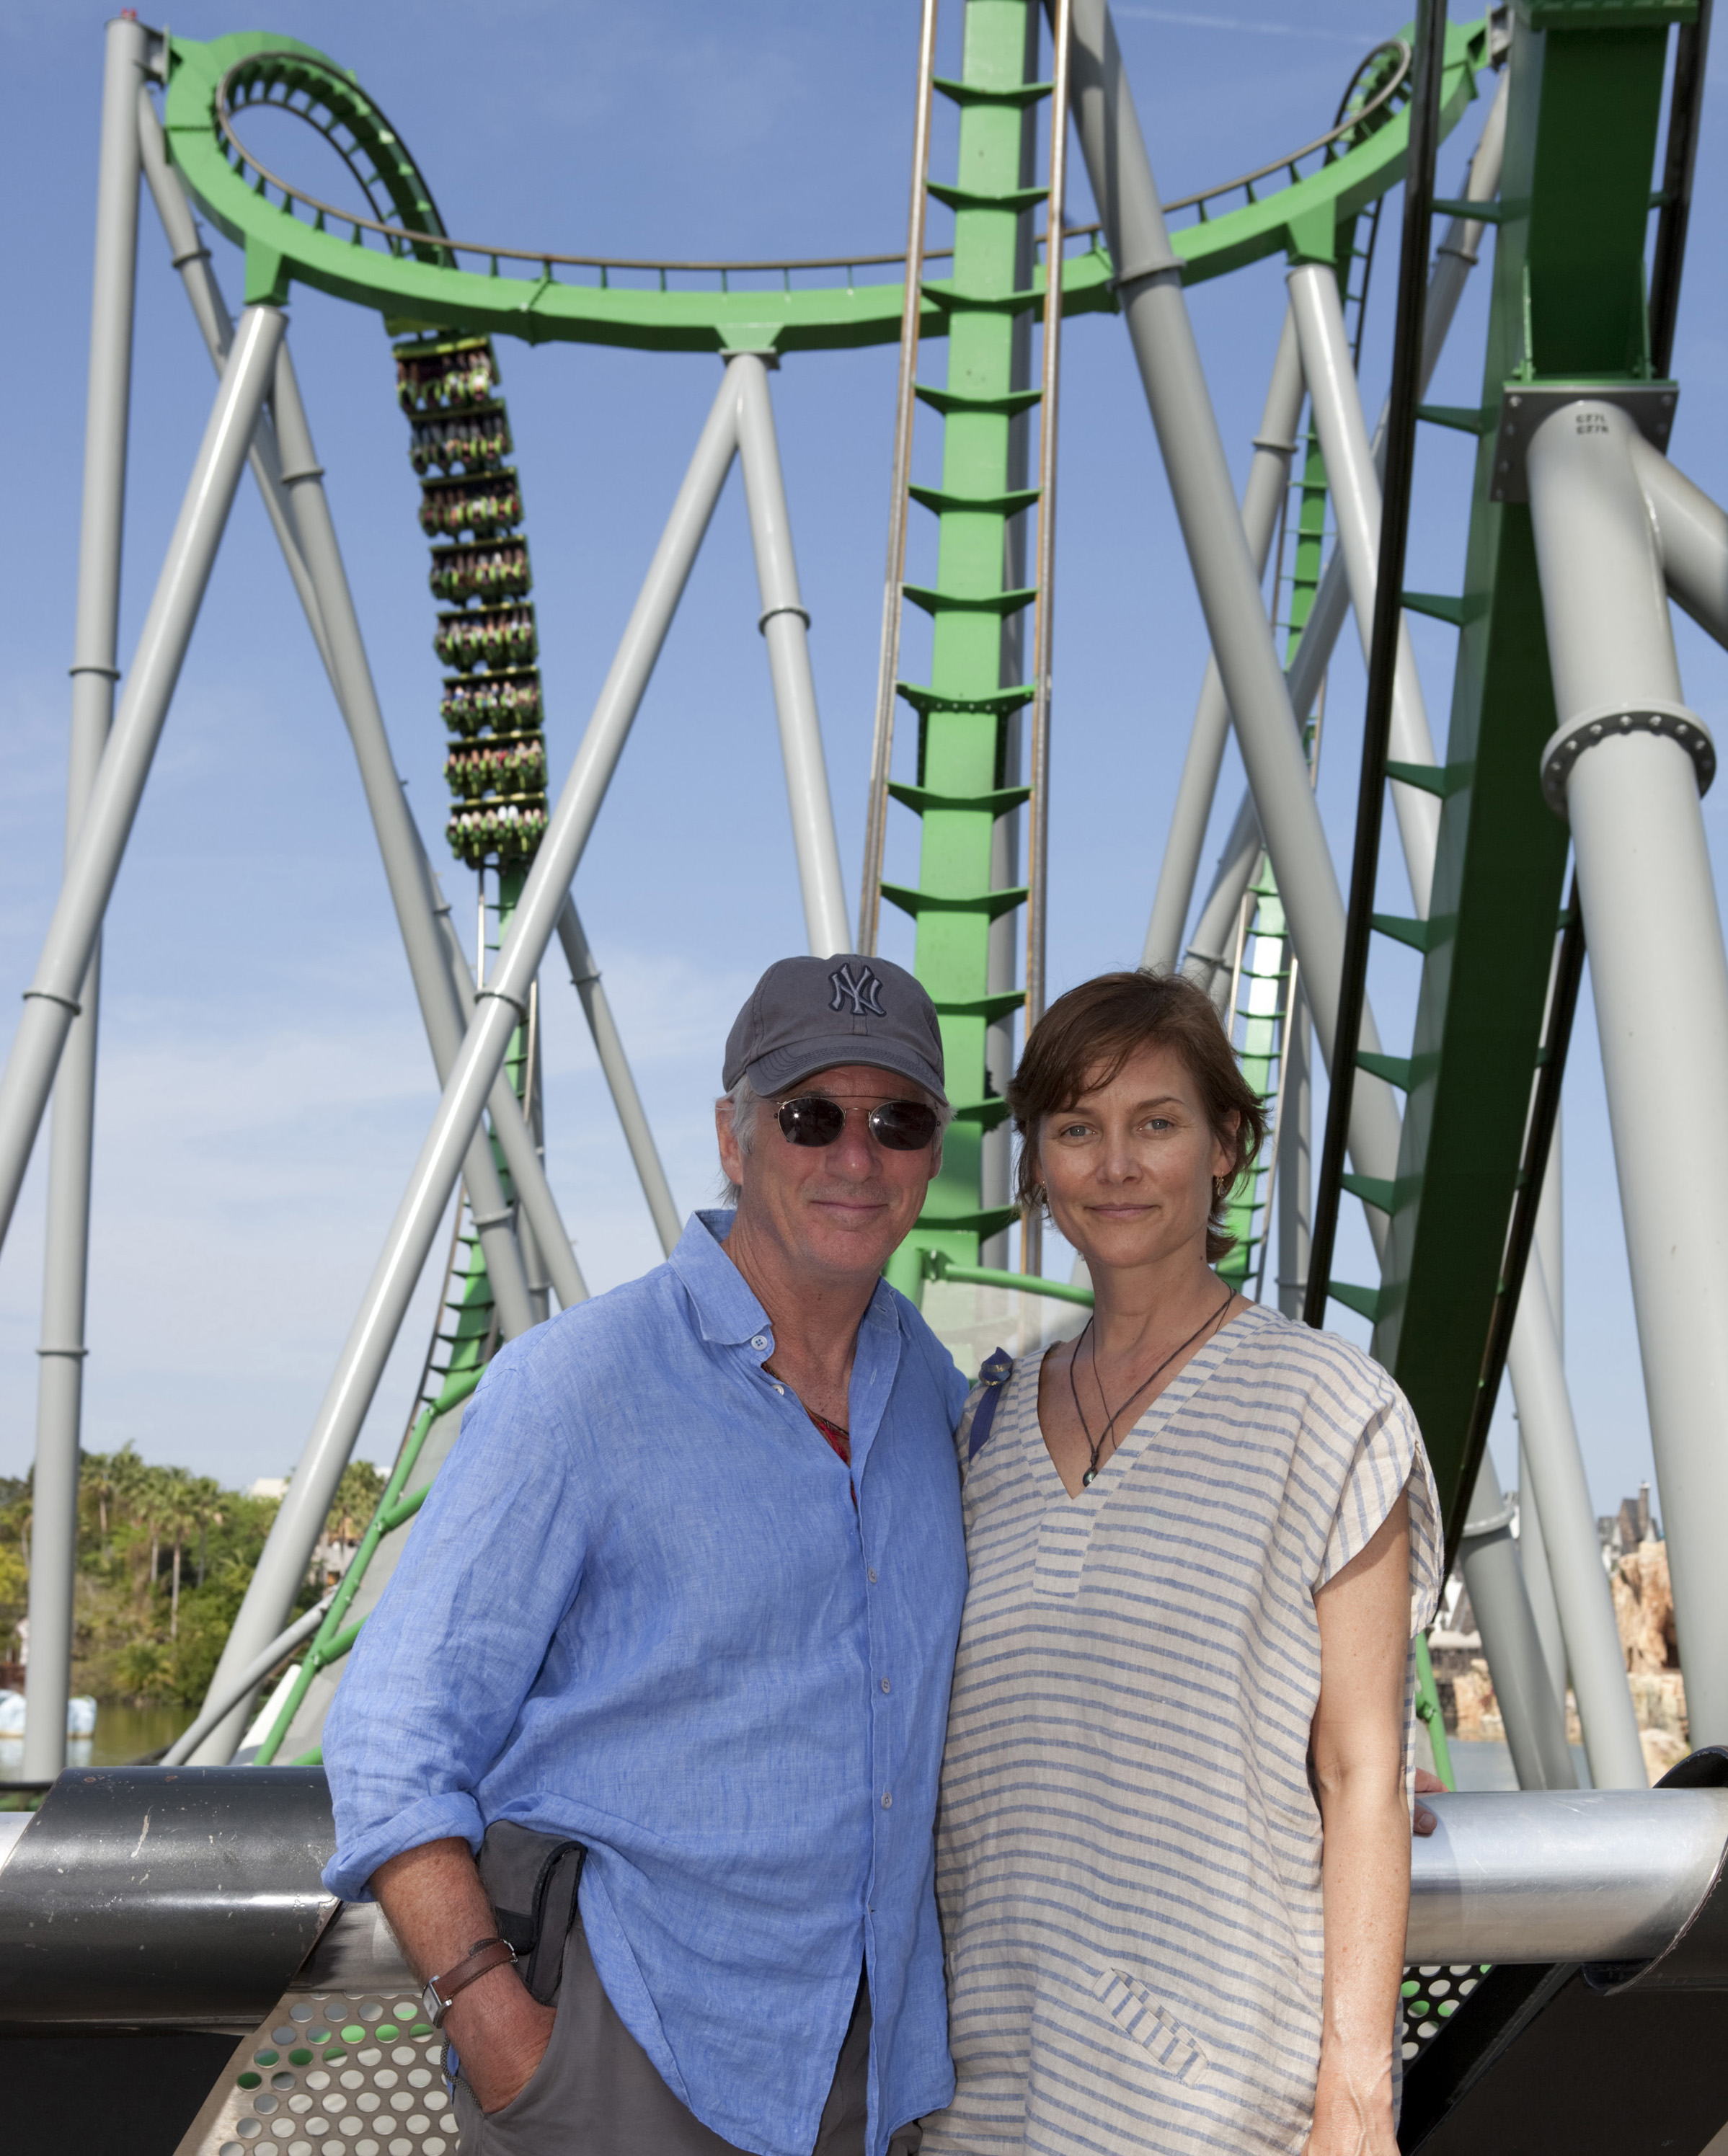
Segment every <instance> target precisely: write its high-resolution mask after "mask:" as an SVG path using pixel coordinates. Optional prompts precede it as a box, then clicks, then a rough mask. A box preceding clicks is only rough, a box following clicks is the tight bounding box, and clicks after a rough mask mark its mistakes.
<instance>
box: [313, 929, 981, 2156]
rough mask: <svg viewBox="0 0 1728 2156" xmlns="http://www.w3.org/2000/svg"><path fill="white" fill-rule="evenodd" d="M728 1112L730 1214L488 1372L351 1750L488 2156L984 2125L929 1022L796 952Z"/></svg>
mask: <svg viewBox="0 0 1728 2156" xmlns="http://www.w3.org/2000/svg"><path fill="white" fill-rule="evenodd" d="M724 1083H725V1085H726V1087H727V1090H728V1097H727V1098H726V1099H723V1100H722V1101H718V1102H717V1104H716V1116H715V1122H716V1129H717V1136H718V1139H719V1145H720V1157H721V1162H722V1165H723V1168H724V1169H725V1172H726V1173H727V1175H728V1178H729V1179H730V1181H731V1182H732V1183H733V1185H734V1186H735V1188H736V1191H737V1209H736V1212H735V1213H733V1212H716V1213H702V1214H697V1215H696V1216H695V1217H694V1218H693V1219H692V1221H691V1223H690V1224H689V1225H688V1227H687V1229H685V1231H684V1235H683V1238H682V1240H681V1241H680V1243H679V1245H678V1247H677V1249H676V1250H675V1251H674V1253H673V1254H672V1256H671V1259H670V1260H668V1261H667V1262H666V1264H665V1265H661V1266H659V1267H657V1268H656V1270H654V1271H653V1272H651V1273H650V1274H648V1275H647V1276H645V1278H644V1279H642V1280H640V1281H634V1282H632V1283H631V1284H630V1285H629V1286H625V1287H621V1288H618V1289H615V1291H613V1292H612V1293H611V1294H609V1295H606V1296H599V1297H598V1298H596V1299H595V1300H594V1301H591V1302H588V1303H584V1304H582V1305H580V1306H578V1307H577V1308H575V1309H573V1310H569V1311H566V1312H563V1314H562V1315H561V1316H560V1317H558V1318H556V1319H554V1320H553V1322H551V1323H549V1324H547V1325H543V1326H541V1327H537V1329H536V1330H535V1331H534V1332H531V1333H529V1334H527V1336H526V1337H523V1338H522V1339H521V1340H519V1341H517V1342H513V1343H512V1345H511V1346H510V1347H507V1348H506V1349H505V1350H504V1352H503V1353H501V1354H500V1355H499V1356H498V1357H497V1358H496V1360H495V1361H494V1363H492V1365H491V1368H490V1369H489V1370H488V1372H487V1373H486V1378H485V1381H484V1382H483V1383H482V1384H481V1387H480V1389H479V1390H478V1391H477V1392H476V1394H475V1396H474V1400H473V1403H472V1404H471V1407H470V1409H469V1410H468V1414H467V1417H466V1419H465V1424H464V1428H463V1432H462V1436H461V1440H460V1443H459V1444H458V1445H457V1446H456V1448H455V1451H454V1452H453V1453H452V1455H451V1456H450V1461H449V1463H448V1464H447V1465H446V1466H445V1469H444V1471H443V1472H442V1473H441V1474H440V1476H439V1478H438V1480H437V1481H436V1482H435V1485H434V1486H433V1490H432V1494H431V1496H429V1499H428V1500H427V1502H426V1505H425V1507H424V1510H423V1512H421V1514H420V1517H419V1521H418V1522H417V1523H416V1525H415V1527H414V1532H413V1535H412V1537H410V1539H409V1543H408V1546H407V1548H406V1549H405V1551H404V1555H403V1558H402V1561H401V1563H400V1564H399V1567H398V1568H397V1571H396V1573H395V1575H394V1577H393V1579H392V1580H391V1582H390V1584H389V1587H388V1589H387V1591H386V1593H385V1594H384V1595H383V1599H381V1601H380V1603H379V1604H378V1609H377V1611H376V1612H375V1614H373V1617H372V1619H371V1620H370V1621H369V1623H368V1625H367V1627H366V1630H365V1631H364V1632H363V1635H361V1639H360V1642H359V1645H358V1646H357V1649H356V1650H355V1654H354V1657H353V1661H352V1665H351V1666H350V1669H349V1671H348V1673H347V1678H346V1680H345V1681H344V1683H343V1685H342V1689H341V1691H339V1692H338V1694H337V1699H336V1702H335V1705H334V1707H332V1712H331V1715H330V1717H329V1721H328V1723H327V1728H326V1733H325V1739H324V1748H325V1757H326V1759H327V1763H328V1765H329V1768H330V1779H331V1788H332V1795H333V1798H334V1801H335V1808H336V1822H337V1854H336V1856H335V1857H334V1859H333V1860H332V1863H331V1865H330V1866H329V1868H328V1870H327V1872H326V1875H325V1876H326V1880H327V1884H328V1885H329V1886H331V1887H332V1890H333V1891H334V1892H337V1893H340V1894H342V1895H343V1896H345V1897H349V1898H351V1899H352V1898H357V1897H361V1896H362V1895H363V1894H364V1893H365V1892H367V1891H368V1886H369V1890H370V1892H372V1893H373V1894H375V1895H376V1896H377V1897H378V1900H379V1901H380V1902H382V1903H383V1907H384V1912H385V1914H386V1915H387V1917H388V1919H389V1921H390V1924H391V1926H392V1928H393V1930H394V1932H395V1933H396V1935H397V1937H398V1938H399V1941H400V1942H401V1944H402V1946H403V1948H404V1952H405V1953H407V1955H408V1957H409V1960H410V1961H411V1962H412V1963H413V1964H414V1968H415V1969H417V1970H418V1971H419V1974H420V1975H421V1976H422V1978H423V1979H428V1980H429V1982H428V2007H429V2011H431V2012H433V2013H435V2015H438V2016H439V2017H440V2018H441V2020H442V2025H443V2027H444V2029H445V2032H446V2034H447V2035H448V2036H449V2039H450V2045H451V2047H452V2050H453V2051H454V2052H455V2054H456V2056H457V2059H458V2060H459V2061H460V2073H459V2077H458V2079H457V2082H456V2105H457V2112H458V2116H459V2118H460V2122H461V2125H462V2128H463V2142H462V2146H463V2150H464V2152H465V2156H475V2152H496V2156H503V2153H504V2152H505V2151H509V2152H512V2156H516V2152H519V2156H540V2152H542V2151H546V2152H552V2151H560V2152H562V2151H570V2152H588V2151H594V2152H596V2153H597V2156H698V2152H700V2156H724V2152H726V2151H728V2150H733V2149H740V2148H742V2149H746V2150H750V2151H753V2152H758V2153H759V2156H810V2152H812V2151H815V2152H817V2156H883V2152H884V2151H885V2150H887V2149H888V2148H890V2145H891V2144H892V2150H893V2152H894V2156H904V2152H909V2151H911V2150H913V2149H915V2148H917V2146H918V2128H917V2125H916V2123H915V2122H916V2121H917V2119H918V2117H920V2116H921V2115H922V2114H923V2113H924V2112H929V2111H934V2110H937V2109H939V2108H940V2107H942V2106H943V2105H944V2104H945V2103H946V2102H948V2101H949V2096H950V2095H951V2093H952V2091H953V2087H954V2077H953V2072H952V2069H951V2067H950V2066H949V2057H948V2046H947V2020H946V2011H945V2007H944V1996H943V1969H942V1948H941V1941H940V1938H939V1933H938V1928H937V1921H936V1909H935V1902H934V1896H933V1842H932V1825H933V1816H934V1810H935V1803H936V1776H937V1768H938V1766H939V1760H940V1757H941V1750H942V1740H943V1733H944V1725H945V1722H946V1718H947V1710H948V1690H949V1672H950V1669H951V1666H952V1663H953V1659H954V1643H955V1640H956V1637H957V1635H958V1630H959V1614H960V1604H961V1601H962V1599H963V1597H964V1589H965V1561H964V1552H963V1548H962V1541H961V1532H960V1516H959V1483H958V1471H957V1468H956V1465H955V1460H954V1447H953V1444H952V1441H951V1433H952V1431H953V1429H954V1424H955V1422H956V1421H957V1419H958V1417H959V1411H960V1409H961V1406H962V1404H963V1403H964V1398H965V1391H966V1388H965V1383H964V1380H963V1379H962V1378H960V1377H959V1373H957V1372H956V1370H955V1369H954V1364H953V1363H952V1362H951V1361H950V1360H949V1356H948V1354H947V1353H946V1352H945V1350H944V1348H943V1347H941V1346H940V1345H939V1342H937V1340H936V1339H935V1337H934V1336H933V1334H932V1333H931V1332H930V1331H929V1328H928V1327H927V1326H926V1325H925V1324H924V1322H923V1319H922V1318H921V1317H919V1316H918V1312H917V1311H916V1310H915V1309H914V1308H913V1306H912V1304H910V1303H909V1302H908V1301H907V1300H906V1299H905V1298H904V1297H903V1296H900V1295H898V1294H897V1293H896V1292H895V1291H893V1290H892V1289H891V1288H889V1287H888V1286H887V1284H886V1283H885V1282H884V1281H882V1277H881V1274H882V1266H883V1265H884V1264H885V1263H886V1261H887V1258H888V1255H889V1254H890V1252H891V1251H892V1250H893V1249H894V1247H895V1246H896V1245H897V1243H899V1241H900V1240H901V1239H902V1238H903V1236H904V1235H905V1234H906V1232H907V1230H908V1229H909V1228H910V1227H911V1225H912V1224H913V1221H914V1219H916V1218H917V1217H918V1211H919V1209H920V1207H921V1206H922V1204H923V1198H924V1192H925V1189H926V1187H927V1186H928V1183H929V1180H930V1178H931V1177H932V1176H933V1174H934V1173H935V1172H936V1170H937V1168H939V1165H940V1162H941V1151H942V1126H943V1122H944V1120H945V1118H946V1116H947V1113H948V1104H947V1101H946V1098H945V1096H944V1091H943V1065H942V1046H941V1038H940V1034H939V1029H938V1026H937V1020H936V1014H935V1010H934V1008H933V1005H932V1004H931V1003H930V1000H929V998H928V996H927V995H926V994H925V993H924V991H923V989H922V988H920V987H919V986H918V983H917V982H916V981H914V980H913V978H912V977H911V975H910V974H908V973H905V972H903V970H902V969H901V968H899V967H897V966H894V965H891V964H889V963H888V962H886V961H885V960H882V959H879V958H869V959H867V958H863V957H856V956H846V957H838V958H831V959H815V958H791V959H785V960H783V961H781V962H779V964H778V965H774V966H771V967H770V968H769V970H768V972H767V973H765V974H764V976H763V978H762V979H761V980H760V982H759V983H758V984H757V987H756V989H755V992H754V993H753V995H752V996H751V998H750V1000H749V1002H748V1004H746V1005H745V1007H744V1009H743V1011H742V1012H741V1013H740V1014H739V1015H738V1021H737V1023H736V1024H735V1025H734V1026H733V1029H732V1033H731V1035H730V1037H729V1039H728V1043H727V1050H726V1062H725V1066H724ZM482 1844H484V1845H483V1846H482ZM476 1851H480V1852H481V1856H480V1864H479V1866H478V1868H476V1856H475V1853H476ZM578 1878H579V1891H578V1890H577V1887H576V1881H577V1880H578ZM501 1933H502V1934H504V1935H505V1936H504V1938H503V1940H502V1941H501V1939H500V1934H501ZM512 1947H513V1948H516V1949H517V1953H518V1954H519V1955H520V1956H521V1958H520V1959H518V1960H516V1961H514V1962H513V1961H512V1952H511V1948H512ZM525 1978H526V1981H525ZM531 1987H532V1989H531ZM554 1996H555V1998H556V2006H555V2008H554V2006H553V2004H552V2003H551V2002H552V2000H553V1998H554Z"/></svg>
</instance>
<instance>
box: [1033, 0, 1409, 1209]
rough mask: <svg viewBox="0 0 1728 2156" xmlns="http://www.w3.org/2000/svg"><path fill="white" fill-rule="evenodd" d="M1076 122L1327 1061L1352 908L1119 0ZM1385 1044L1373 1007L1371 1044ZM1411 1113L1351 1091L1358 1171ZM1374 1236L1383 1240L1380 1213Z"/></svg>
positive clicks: (1386, 1163)
mask: <svg viewBox="0 0 1728 2156" xmlns="http://www.w3.org/2000/svg"><path fill="white" fill-rule="evenodd" d="M1073 23H1074V28H1073V54H1074V100H1073V103H1074V114H1075V119H1076V121H1077V125H1078V127H1079V131H1080V143H1081V147H1082V149H1083V151H1084V153H1085V157H1086V164H1087V170H1088V174H1089V176H1090V177H1091V181H1092V190H1093V199H1094V200H1095V201H1096V202H1097V203H1098V208H1099V213H1100V214H1101V216H1102V218H1103V223H1104V228H1105V234H1106V237H1107V239H1108V243H1109V247H1110V253H1111V257H1112V259H1113V261H1114V262H1115V263H1116V264H1118V274H1117V288H1118V290H1119V294H1120V296H1121V302H1122V312H1123V318H1124V321H1125V322H1126V324H1127V326H1128V331H1129V341H1130V342H1131V343H1132V345H1133V346H1134V356H1135V358H1136V360H1137V362H1138V363H1139V371H1140V379H1141V382H1142V384H1143V385H1144V389H1145V393H1146V401H1147V404H1148V406H1149V408H1150V411H1151V414H1152V423H1153V426H1154V429H1155V431H1156V433H1157V435H1158V440H1159V446H1160V449H1161V451H1162V453H1163V456H1164V464H1165V472H1166V474H1167V475H1168V477H1169V480H1170V492H1171V495H1172V496H1173V498H1174V500H1175V507H1176V515H1177V519H1178V521H1179V522H1180V526H1181V529H1182V538H1183V542H1184V544H1185V547H1186V549H1187V552H1188V558H1189V562H1190V564H1191V567H1192V568H1193V571H1194V577H1195V583H1196V588H1197V589H1198V591H1199V594H1200V601H1201V610H1202V611H1203V613H1205V615H1206V630H1207V634H1208V635H1209V636H1210V637H1211V645H1212V649H1213V651H1214V652H1215V653H1216V655H1217V659H1218V665H1219V670H1220V671H1221V674H1222V675H1223V679H1224V689H1225V694H1226V696H1227V697H1228V699H1229V701H1230V708H1231V715H1232V722H1233V724H1234V725H1235V727H1236V732H1237V741H1238V742H1239V743H1240V745H1241V747H1242V761H1243V762H1244V763H1245V764H1246V765H1247V771H1248V783H1249V784H1250V786H1251V787H1252V789H1253V795H1254V803H1255V807H1256V808H1257V812H1258V814H1259V817H1260V821H1261V825H1262V828H1263V830H1264V832H1265V834H1266V842H1267V850H1268V853H1269V854H1270V855H1271V857H1272V865H1273V873H1274V875H1276V876H1277V878H1278V896H1279V899H1280V901H1282V903H1283V908H1284V914H1285V918H1286V920H1287V921H1288V923H1289V927H1290V937H1291V942H1292V944H1293V947H1294V948H1295V951H1296V952H1297V955H1298V956H1299V958H1300V960H1301V962H1302V970H1303V975H1304V982H1305V983H1306V986H1307V988H1308V993H1309V1007H1310V1009H1312V1011H1313V1014H1314V1032H1315V1035H1316V1038H1317V1039H1318V1041H1319V1046H1320V1051H1321V1054H1322V1055H1324V1056H1325V1058H1326V1059H1327V1060H1328V1063H1329V1062H1330V1060H1331V1055H1332V1052H1333V1049H1334V1034H1335V1030H1336V1023H1337V1015H1338V997H1339V992H1340V980H1341V978H1342V973H1343V964H1344V897H1343V894H1342V893H1341V891H1340V889H1339V884H1338V875H1337V871H1336V870H1335V867H1334V865H1333V861H1332V856H1331V853H1330V850H1329V848H1328V846H1327V844H1326V835H1325V832H1324V829H1323V828H1322V826H1321V823H1320V815H1319V808H1318V806H1317V805H1316V803H1315V801H1314V793H1313V791H1312V789H1311V788H1310V787H1309V778H1308V767H1307V764H1306V762H1304V757H1303V753H1302V742H1301V737H1300V735H1299V732H1298V730H1297V726H1296V721H1295V717H1294V715H1293V711H1292V710H1291V706H1290V697H1289V692H1288V689H1287V688H1286V686H1285V682H1284V676H1283V670H1282V669H1281V668H1280V666H1279V665H1278V654H1277V652H1276V650H1275V649H1273V639H1272V625H1271V624H1270V622H1269V621H1268V619H1267V615H1266V609H1265V607H1264V605H1263V602H1262V599H1261V596H1260V580H1259V578H1258V577H1257V575H1256V574H1255V571H1254V562H1253V557H1252V555H1251V553H1250V552H1249V551H1248V543H1247V537H1246V536H1245V535H1244V533H1243V531H1242V516H1241V512H1240V511H1239V510H1238V509H1237V502H1236V496H1235V492H1234V490H1233V489H1232V485H1231V483H1230V470H1229V466H1228V465H1227V462H1226V460H1225V456H1224V447H1223V444H1222V442H1221V440H1220V439H1219V434H1218V423H1217V418H1216V414H1215V413H1214V412H1213V410H1212V404H1211V397H1210V395H1209V393H1208V392H1207V389H1206V377H1205V373H1204V372H1203V370H1202V369H1201V363H1200V353H1199V350H1198V347H1197V346H1196V343H1195V339H1194V329H1193V325H1192V324H1191V321H1189V319H1188V310H1187V305H1186V303H1185V300H1184V299H1183V297H1182V269H1181V264H1180V261H1179V259H1177V257H1176V255H1175V253H1174V251H1173V250H1172V249H1171V247H1170V238H1169V234H1168V233H1167V232H1166V230H1165V223H1164V212H1163V210H1162V208H1160V203H1159V200H1158V191H1157V187H1156V186H1155V182H1154V181H1153V177H1152V167H1151V164H1150V162H1149V159H1148V157H1147V156H1146V148H1145V143H1144V138H1143V137H1142V136H1141V133H1140V126H1139V118H1138V116H1137V115H1136V114H1135V112H1134V100H1133V96H1132V94H1131V93H1130V91H1129V85H1128V77H1127V74H1126V72H1125V70H1124V68H1123V65H1122V55H1121V52H1120V50H1119V47H1118V45H1117V43H1116V33H1115V31H1114V28H1113V26H1112V24H1111V22H1110V18H1109V10H1108V7H1107V6H1106V4H1105V0H1076V5H1075V8H1074V15H1073ZM1357 1045H1360V1047H1362V1048H1365V1049H1370V1050H1374V1049H1377V1048H1378V1047H1379V1045H1380V1043H1379V1038H1378V1035H1377V1033H1376V1029H1375V1026H1374V1022H1373V1015H1372V1013H1371V1011H1370V1010H1369V1009H1367V1007H1366V1006H1365V1007H1364V1010H1363V1020H1362V1028H1361V1032H1360V1036H1359V1040H1358V1044H1357ZM1399 1120H1400V1119H1399V1112H1398V1108H1397V1106H1396V1102H1395V1101H1394V1100H1393V1098H1392V1093H1391V1087H1390V1086H1387V1085H1386V1083H1385V1081H1383V1080H1381V1079H1379V1078H1376V1077H1374V1076H1372V1075H1371V1074H1370V1073H1368V1072H1367V1071H1362V1072H1360V1073H1359V1074H1358V1075H1357V1078H1356V1081H1355V1085H1354V1086H1353V1088H1352V1101H1351V1112H1350V1154H1351V1158H1353V1159H1354V1161H1355V1164H1356V1167H1357V1169H1358V1171H1359V1172H1360V1173H1364V1174H1367V1175H1374V1176H1381V1177H1385V1178H1391V1177H1393V1176H1394V1175H1396V1173H1397V1160H1398V1132H1399ZM1368 1217H1369V1228H1370V1232H1371V1235H1373V1236H1374V1237H1375V1240H1376V1246H1378V1245H1381V1244H1382V1243H1383V1242H1384V1240H1385V1236H1386V1220H1385V1219H1384V1217H1383V1216H1382V1215H1381V1214H1377V1213H1376V1212H1374V1211H1372V1210H1371V1211H1370V1213H1369V1216H1368Z"/></svg>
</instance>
